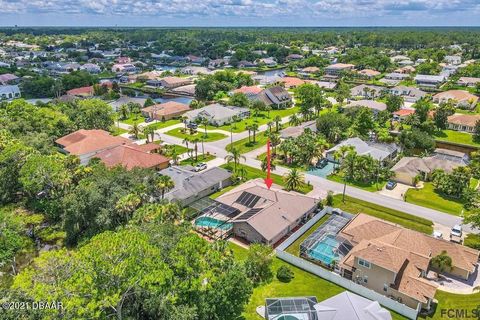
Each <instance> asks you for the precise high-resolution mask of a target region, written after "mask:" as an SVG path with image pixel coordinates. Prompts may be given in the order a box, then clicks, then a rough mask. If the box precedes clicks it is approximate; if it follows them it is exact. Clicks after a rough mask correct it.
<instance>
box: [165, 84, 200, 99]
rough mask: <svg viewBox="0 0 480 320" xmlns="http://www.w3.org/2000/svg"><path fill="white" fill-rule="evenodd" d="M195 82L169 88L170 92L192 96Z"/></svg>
mask: <svg viewBox="0 0 480 320" xmlns="http://www.w3.org/2000/svg"><path fill="white" fill-rule="evenodd" d="M196 86H197V85H196V84H188V85H186V86H180V87H176V88H173V89H171V90H170V92H173V93H176V94H179V95H184V96H190V97H193V96H195V88H196Z"/></svg>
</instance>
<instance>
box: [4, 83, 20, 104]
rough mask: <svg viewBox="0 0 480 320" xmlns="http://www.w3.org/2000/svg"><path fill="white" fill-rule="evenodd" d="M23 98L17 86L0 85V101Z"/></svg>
mask: <svg viewBox="0 0 480 320" xmlns="http://www.w3.org/2000/svg"><path fill="white" fill-rule="evenodd" d="M21 96H22V94H21V92H20V88H19V87H18V86H17V85H6V86H2V85H0V100H12V99H16V98H20V97H21Z"/></svg>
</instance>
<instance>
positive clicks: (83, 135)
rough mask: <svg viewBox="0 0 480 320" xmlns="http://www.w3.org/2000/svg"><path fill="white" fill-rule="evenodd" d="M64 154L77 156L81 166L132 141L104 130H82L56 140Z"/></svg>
mask: <svg viewBox="0 0 480 320" xmlns="http://www.w3.org/2000/svg"><path fill="white" fill-rule="evenodd" d="M55 143H56V144H57V146H58V147H60V148H61V149H62V152H64V153H67V154H72V155H76V156H78V157H79V158H80V163H81V164H87V163H88V161H90V159H91V158H92V157H93V156H95V155H96V154H97V153H99V152H102V151H104V150H107V149H111V148H114V147H117V146H120V145H125V144H130V143H131V141H130V140H128V139H126V138H122V137H115V136H112V135H110V133H108V132H107V131H104V130H85V129H80V130H77V131H75V132H72V133H70V134H68V135H66V136H64V137H61V138H59V139H57V140H55Z"/></svg>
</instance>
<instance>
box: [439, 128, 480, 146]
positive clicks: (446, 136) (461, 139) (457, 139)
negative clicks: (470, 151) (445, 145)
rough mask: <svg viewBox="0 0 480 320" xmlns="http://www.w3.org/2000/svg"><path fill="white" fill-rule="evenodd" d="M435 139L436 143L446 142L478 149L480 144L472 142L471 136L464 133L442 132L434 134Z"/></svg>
mask: <svg viewBox="0 0 480 320" xmlns="http://www.w3.org/2000/svg"><path fill="white" fill-rule="evenodd" d="M435 137H436V140H438V141H448V142H454V143H460V144H466V145H471V146H475V147H480V143H477V142H474V141H473V135H471V134H469V133H466V132H459V131H453V130H443V131H441V132H436V133H435Z"/></svg>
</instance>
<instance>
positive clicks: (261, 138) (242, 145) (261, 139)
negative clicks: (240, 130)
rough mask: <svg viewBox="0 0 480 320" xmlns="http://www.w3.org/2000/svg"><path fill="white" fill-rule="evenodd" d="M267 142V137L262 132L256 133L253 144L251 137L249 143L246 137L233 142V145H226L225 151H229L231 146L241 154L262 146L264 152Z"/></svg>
mask: <svg viewBox="0 0 480 320" xmlns="http://www.w3.org/2000/svg"><path fill="white" fill-rule="evenodd" d="M267 140H268V137H267V136H266V135H265V133H264V132H257V133H256V135H255V143H253V135H252V136H251V137H250V142H249V141H248V137H246V138H245V139H241V140H238V141H235V142H234V143H230V144H228V145H227V147H226V150H227V151H230V150H231V148H232V146H233V147H235V148H236V149H238V150H239V151H240V153H242V154H243V153H247V152H249V151H252V150H255V149H258V148H261V147H262V146H264V147H265V150H267Z"/></svg>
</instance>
